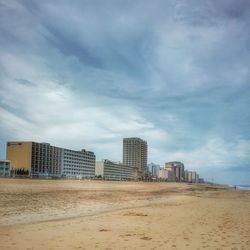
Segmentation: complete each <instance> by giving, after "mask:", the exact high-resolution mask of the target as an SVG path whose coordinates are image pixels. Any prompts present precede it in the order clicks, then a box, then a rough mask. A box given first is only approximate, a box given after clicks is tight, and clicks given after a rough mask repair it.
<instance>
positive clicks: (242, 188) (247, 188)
mask: <svg viewBox="0 0 250 250" xmlns="http://www.w3.org/2000/svg"><path fill="white" fill-rule="evenodd" d="M235 187H236V189H241V190H250V185H235Z"/></svg>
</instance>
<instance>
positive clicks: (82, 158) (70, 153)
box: [62, 149, 95, 179]
mask: <svg viewBox="0 0 250 250" xmlns="http://www.w3.org/2000/svg"><path fill="white" fill-rule="evenodd" d="M62 176H64V177H67V178H79V179H82V178H84V179H85V178H87V179H90V178H94V177H95V155H94V153H93V152H91V151H86V150H85V149H82V150H81V151H75V150H69V149H62Z"/></svg>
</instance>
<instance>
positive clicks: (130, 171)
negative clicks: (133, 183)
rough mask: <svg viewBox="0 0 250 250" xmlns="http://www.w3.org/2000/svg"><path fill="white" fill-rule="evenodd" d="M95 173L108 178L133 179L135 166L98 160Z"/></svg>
mask: <svg viewBox="0 0 250 250" xmlns="http://www.w3.org/2000/svg"><path fill="white" fill-rule="evenodd" d="M95 174H96V176H102V178H104V179H106V180H131V179H133V178H134V167H133V166H128V165H125V164H122V163H120V162H113V161H109V160H103V161H97V162H96V172H95Z"/></svg>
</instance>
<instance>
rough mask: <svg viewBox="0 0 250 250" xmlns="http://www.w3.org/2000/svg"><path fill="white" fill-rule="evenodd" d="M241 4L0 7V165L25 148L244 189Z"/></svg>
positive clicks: (249, 14)
mask: <svg viewBox="0 0 250 250" xmlns="http://www.w3.org/2000/svg"><path fill="white" fill-rule="evenodd" d="M249 27H250V1H248V0H204V1H200V0H162V1H161V0H159V1H158V0H156V1H151V0H148V1H147V0H140V1H139V0H133V1H129V0H125V1H124V0H122V1H121V0H107V1H103V0H81V1H80V0H79V1H77V0H76V1H67V0H60V1H59V0H58V1H50V0H43V1H38V0H36V1H32V0H23V1H22V0H19V1H18V0H0V146H1V148H0V156H1V158H5V143H6V141H9V140H33V141H38V142H50V143H51V144H52V145H56V146H61V147H66V148H72V149H76V150H78V149H81V148H86V149H88V150H92V151H94V152H95V154H96V156H97V159H99V160H100V159H104V158H108V159H110V160H116V161H118V160H122V138H123V137H131V136H133V137H141V138H143V139H145V140H147V142H148V146H149V148H148V150H149V159H148V161H149V162H155V163H158V164H161V165H163V164H164V162H167V161H173V160H179V161H183V162H184V164H185V167H186V168H188V169H190V170H197V171H198V172H199V173H200V174H201V175H202V176H203V177H204V178H205V179H206V180H209V181H211V180H214V181H217V182H221V183H230V184H250V112H249V109H250V108H249V107H250V28H249Z"/></svg>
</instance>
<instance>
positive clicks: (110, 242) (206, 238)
mask: <svg viewBox="0 0 250 250" xmlns="http://www.w3.org/2000/svg"><path fill="white" fill-rule="evenodd" d="M0 214H1V217H0V249H3V250H7V249H27V250H28V249H157V250H158V249H192V250H193V249H231V250H232V249H234V250H236V249H241V250H243V249H245V250H249V249H250V192H249V191H242V190H241V191H239V190H232V189H229V188H224V187H222V186H205V185H187V184H176V183H139V182H137V183H136V182H98V181H69V180H58V181H51V180H18V179H0Z"/></svg>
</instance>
